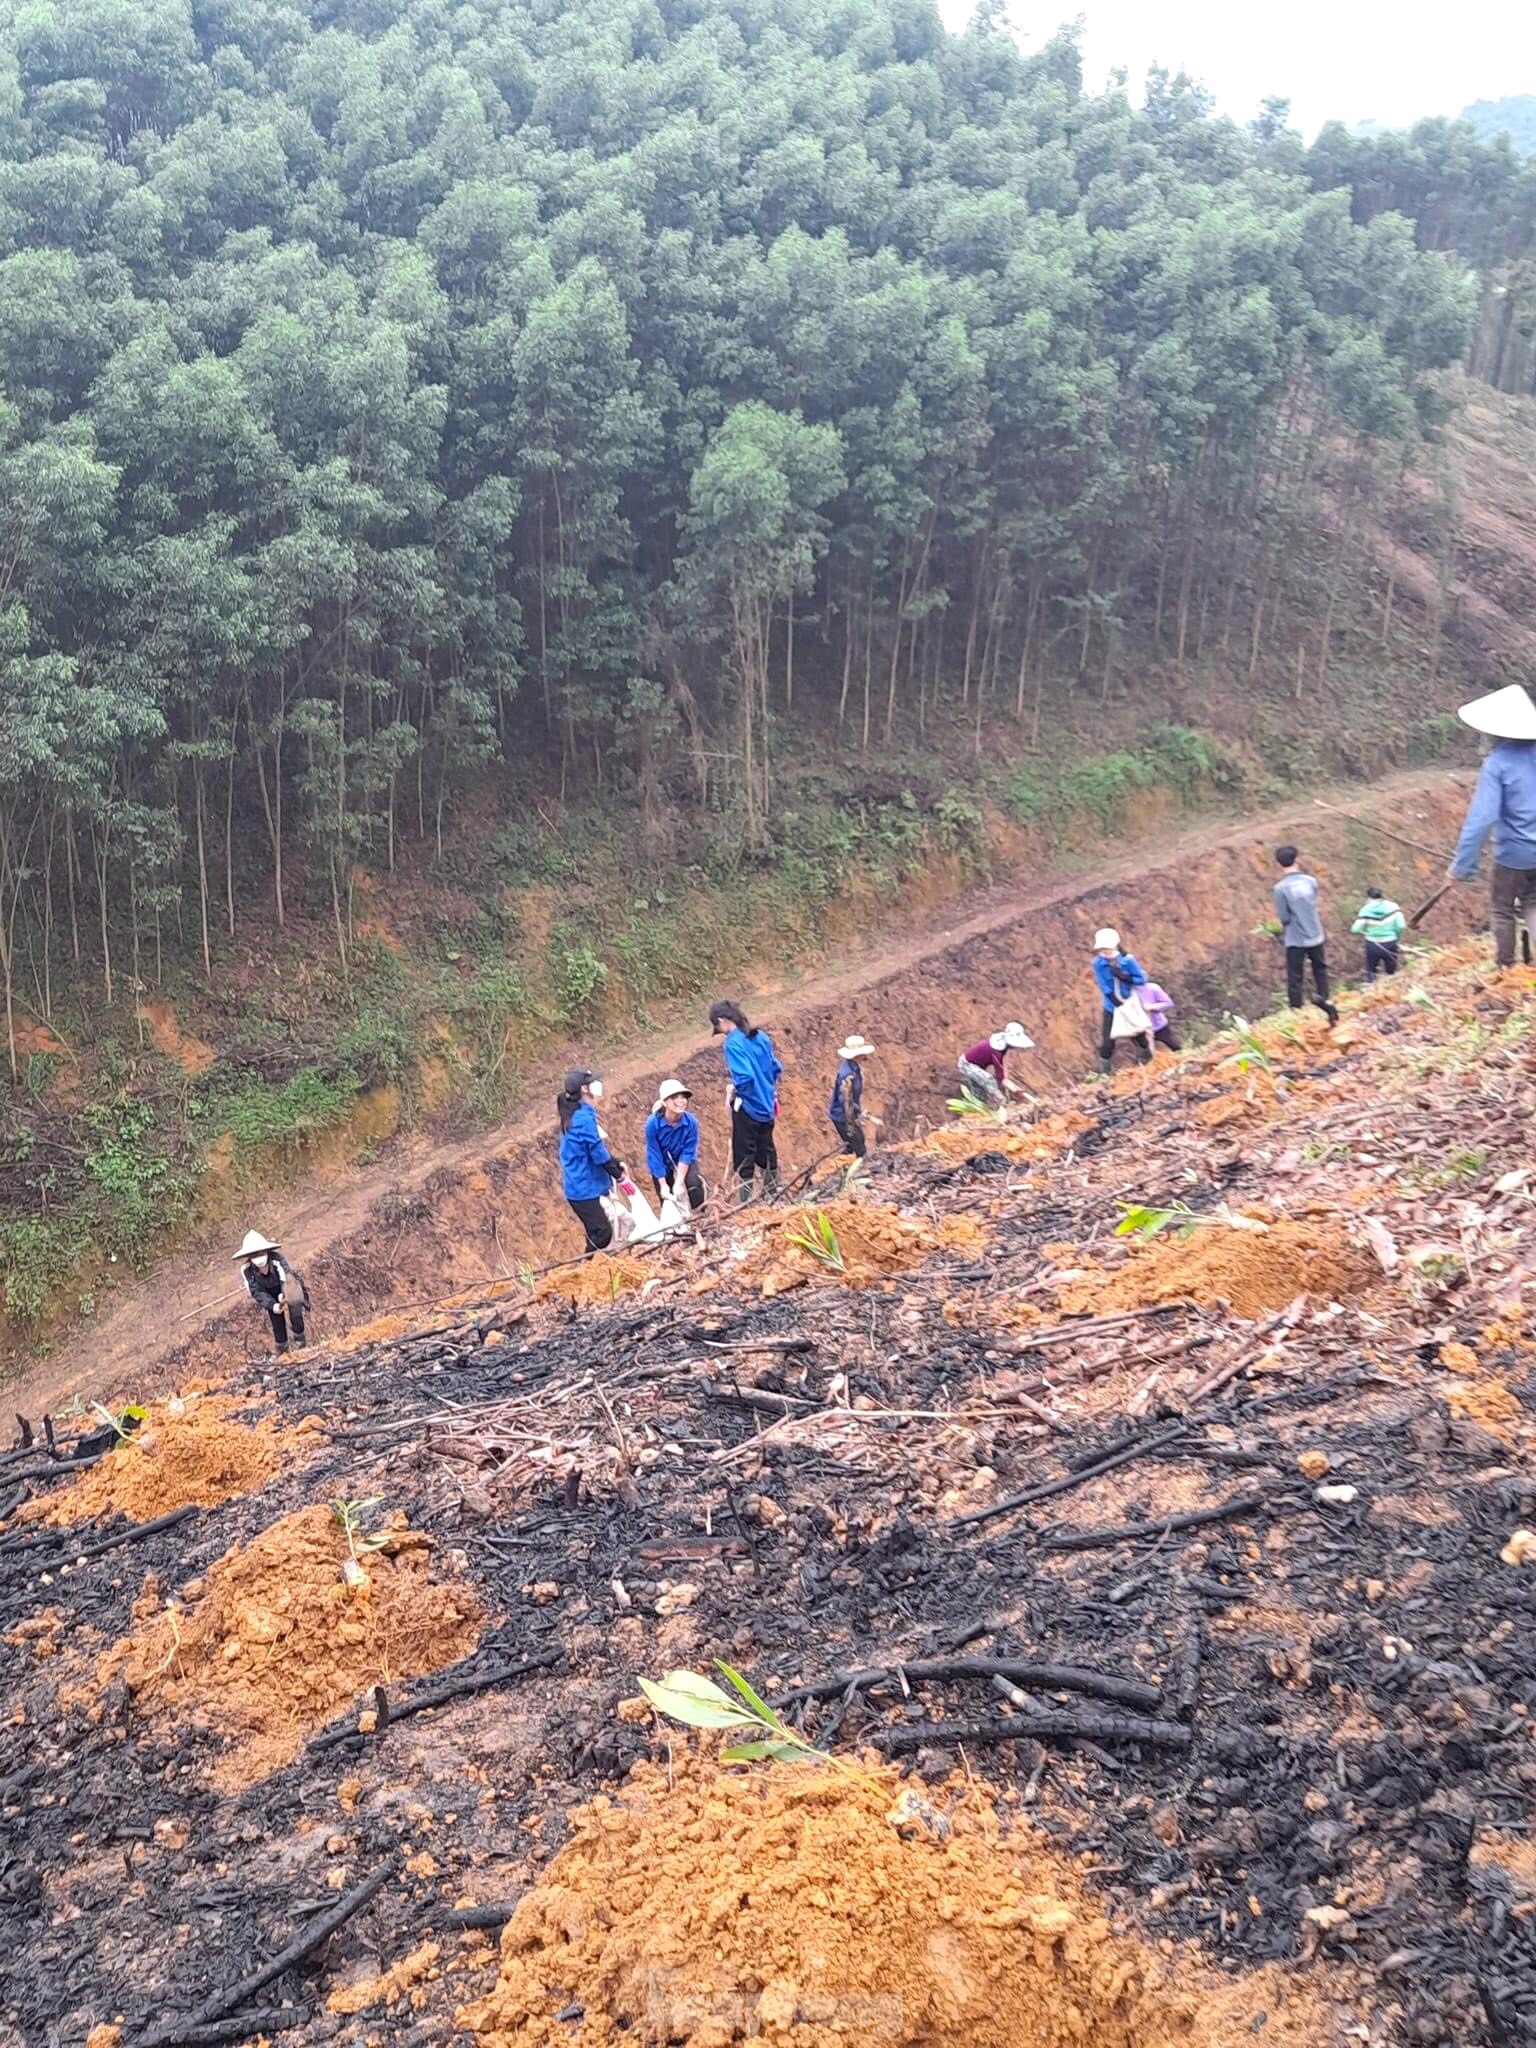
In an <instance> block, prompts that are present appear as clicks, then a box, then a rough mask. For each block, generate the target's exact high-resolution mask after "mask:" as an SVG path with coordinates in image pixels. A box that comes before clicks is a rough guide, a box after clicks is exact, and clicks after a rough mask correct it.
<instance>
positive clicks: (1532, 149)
mask: <svg viewBox="0 0 1536 2048" xmlns="http://www.w3.org/2000/svg"><path fill="white" fill-rule="evenodd" d="M1461 118H1462V120H1463V121H1470V122H1471V124H1472V126H1473V127H1474V128H1475V129H1476V130H1477V132H1478V134H1479V135H1480V136H1481V137H1482V138H1483V140H1484V142H1497V141H1498V139H1499V137H1500V136H1501V135H1507V136H1508V137H1509V139H1510V141H1511V143H1512V144H1513V145H1514V147H1515V149H1516V151H1517V152H1518V153H1519V155H1521V156H1536V93H1530V92H1521V93H1512V94H1510V95H1509V96H1508V97H1506V98H1504V99H1500V100H1474V101H1473V102H1472V104H1471V106H1470V107H1463V108H1462V110H1461Z"/></svg>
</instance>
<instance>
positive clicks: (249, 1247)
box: [233, 1230, 277, 1262]
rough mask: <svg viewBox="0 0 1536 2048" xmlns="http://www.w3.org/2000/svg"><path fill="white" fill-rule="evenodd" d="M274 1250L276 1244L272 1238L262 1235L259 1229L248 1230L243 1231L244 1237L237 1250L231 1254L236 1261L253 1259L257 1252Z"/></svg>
mask: <svg viewBox="0 0 1536 2048" xmlns="http://www.w3.org/2000/svg"><path fill="white" fill-rule="evenodd" d="M276 1250H277V1244H276V1242H275V1240H274V1239H272V1238H270V1237H263V1236H262V1234H261V1232H260V1231H259V1230H248V1231H247V1232H246V1233H245V1239H244V1241H243V1243H242V1244H241V1246H240V1249H239V1251H237V1252H236V1253H234V1255H233V1256H234V1258H235V1259H236V1261H237V1262H238V1261H239V1260H241V1259H254V1258H255V1257H256V1255H257V1253H258V1252H275V1251H276Z"/></svg>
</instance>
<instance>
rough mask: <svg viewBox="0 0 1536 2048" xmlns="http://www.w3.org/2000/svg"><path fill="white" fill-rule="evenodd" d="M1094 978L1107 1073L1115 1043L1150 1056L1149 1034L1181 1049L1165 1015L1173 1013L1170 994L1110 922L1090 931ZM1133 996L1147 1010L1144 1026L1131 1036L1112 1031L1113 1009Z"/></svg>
mask: <svg viewBox="0 0 1536 2048" xmlns="http://www.w3.org/2000/svg"><path fill="white" fill-rule="evenodd" d="M1093 978H1094V980H1095V982H1097V984H1098V989H1099V1065H1100V1067H1101V1068H1102V1069H1103V1071H1104V1072H1105V1073H1106V1074H1107V1073H1108V1072H1109V1071H1110V1069H1111V1067H1113V1065H1114V1063H1115V1047H1116V1046H1117V1045H1129V1046H1131V1047H1132V1048H1133V1049H1134V1051H1135V1053H1136V1055H1137V1057H1138V1058H1139V1059H1143V1060H1149V1059H1151V1057H1152V1047H1151V1046H1150V1045H1149V1044H1148V1043H1147V1039H1148V1037H1149V1036H1150V1037H1151V1038H1153V1039H1154V1040H1155V1041H1156V1043H1157V1044H1158V1045H1165V1046H1167V1048H1168V1050H1169V1051H1170V1052H1180V1051H1182V1050H1183V1044H1182V1041H1181V1040H1180V1039H1179V1038H1178V1037H1177V1036H1176V1034H1175V1032H1174V1030H1173V1027H1172V1025H1171V1024H1170V1023H1169V1022H1168V1019H1169V1018H1170V1017H1171V1016H1172V1015H1173V998H1172V996H1170V995H1169V994H1168V992H1167V990H1166V989H1162V988H1159V987H1158V985H1157V983H1156V982H1154V981H1149V980H1148V979H1147V970H1146V969H1145V968H1144V967H1143V966H1142V964H1141V962H1140V961H1139V960H1138V959H1137V958H1136V955H1135V954H1134V953H1127V952H1126V950H1125V948H1124V947H1123V946H1122V945H1121V943H1120V934H1119V933H1118V932H1117V931H1116V930H1115V929H1114V928H1113V926H1111V925H1105V926H1104V927H1103V928H1102V930H1100V931H1096V932H1095V933H1094V935H1093ZM1133 995H1134V996H1136V997H1137V998H1138V1000H1139V1001H1140V1003H1141V1007H1142V1009H1143V1010H1144V1011H1145V1012H1146V1018H1147V1028H1146V1030H1145V1031H1139V1032H1137V1033H1135V1034H1134V1035H1133V1036H1132V1037H1130V1038H1124V1037H1121V1038H1116V1037H1115V1035H1114V1025H1115V1013H1116V1012H1117V1011H1118V1010H1119V1009H1120V1008H1121V1007H1122V1006H1123V1005H1124V1004H1125V1003H1127V1002H1128V1001H1129V1000H1130V998H1131V997H1132V996H1133Z"/></svg>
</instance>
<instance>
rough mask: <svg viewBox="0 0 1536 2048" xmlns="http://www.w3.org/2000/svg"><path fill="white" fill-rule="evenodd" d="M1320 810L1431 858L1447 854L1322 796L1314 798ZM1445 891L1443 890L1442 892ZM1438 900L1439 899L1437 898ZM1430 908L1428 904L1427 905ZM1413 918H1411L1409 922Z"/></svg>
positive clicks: (1442, 858) (1441, 859) (1438, 857)
mask: <svg viewBox="0 0 1536 2048" xmlns="http://www.w3.org/2000/svg"><path fill="white" fill-rule="evenodd" d="M1312 801H1313V803H1315V804H1316V806H1317V808H1318V809H1319V810H1320V811H1326V812H1327V813H1328V815H1329V817H1330V818H1348V820H1349V822H1350V823H1351V824H1352V825H1363V826H1364V827H1365V829H1366V831H1367V832H1379V833H1380V834H1381V836H1382V838H1383V839H1395V840H1396V841H1397V843H1398V845H1399V846H1406V847H1408V848H1410V849H1411V850H1412V851H1413V852H1414V853H1425V854H1428V856H1429V858H1430V859H1431V860H1438V861H1443V860H1444V859H1445V855H1444V854H1443V853H1437V852H1436V851H1435V849H1434V847H1432V846H1423V845H1421V844H1420V842H1419V841H1418V840H1417V839H1409V838H1406V837H1405V836H1404V834H1403V833H1401V832H1394V831H1393V830H1392V828H1391V827H1390V826H1389V825H1378V824H1377V823H1376V820H1375V819H1374V818H1362V817H1361V815H1360V813H1359V812H1358V811H1341V810H1340V809H1339V807H1338V805H1337V804H1325V803H1324V802H1323V800H1322V798H1321V797H1320V796H1315V797H1313V799H1312ZM1444 893H1445V892H1444V891H1443V890H1442V891H1441V894H1442V895H1443V894H1444ZM1435 900H1436V901H1438V900H1439V899H1438V898H1436V899H1435ZM1425 907H1426V908H1428V906H1427V905H1426V906H1425ZM1412 922H1413V920H1412V919H1411V918H1410V919H1409V923H1410V924H1411V923H1412Z"/></svg>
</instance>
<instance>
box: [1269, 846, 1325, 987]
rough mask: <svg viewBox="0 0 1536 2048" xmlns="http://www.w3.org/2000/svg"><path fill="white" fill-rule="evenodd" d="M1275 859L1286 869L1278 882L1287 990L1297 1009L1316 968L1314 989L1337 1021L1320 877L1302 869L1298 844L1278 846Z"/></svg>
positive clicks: (1277, 897)
mask: <svg viewBox="0 0 1536 2048" xmlns="http://www.w3.org/2000/svg"><path fill="white" fill-rule="evenodd" d="M1275 860H1276V861H1277V863H1278V864H1279V866H1280V867H1281V868H1283V869H1284V871H1285V872H1284V873H1283V874H1282V875H1281V877H1280V880H1279V881H1278V882H1276V884H1275V915H1276V917H1278V918H1279V920H1280V943H1281V945H1282V946H1284V948H1285V993H1286V1000H1287V1001H1288V1002H1289V1003H1290V1006H1291V1008H1292V1009H1293V1010H1299V1009H1300V1008H1301V1006H1302V1003H1303V1001H1304V1000H1305V989H1306V978H1307V967H1308V965H1309V964H1310V966H1311V969H1312V993H1313V997H1314V999H1315V1001H1316V1003H1317V1007H1318V1008H1319V1009H1320V1010H1321V1011H1322V1012H1323V1015H1324V1016H1325V1017H1326V1018H1327V1019H1328V1022H1329V1023H1330V1024H1337V1023H1338V1021H1339V1013H1338V1011H1337V1010H1336V1009H1335V1008H1334V1006H1333V1002H1332V999H1331V993H1330V990H1329V986H1328V950H1327V948H1328V934H1327V933H1326V932H1325V931H1324V930H1323V917H1322V912H1321V911H1320V910H1319V909H1318V907H1317V877H1316V876H1315V875H1308V874H1304V873H1303V872H1302V867H1301V859H1300V856H1299V854H1298V853H1297V851H1296V848H1295V847H1294V846H1277V847H1276V848H1275Z"/></svg>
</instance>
